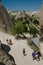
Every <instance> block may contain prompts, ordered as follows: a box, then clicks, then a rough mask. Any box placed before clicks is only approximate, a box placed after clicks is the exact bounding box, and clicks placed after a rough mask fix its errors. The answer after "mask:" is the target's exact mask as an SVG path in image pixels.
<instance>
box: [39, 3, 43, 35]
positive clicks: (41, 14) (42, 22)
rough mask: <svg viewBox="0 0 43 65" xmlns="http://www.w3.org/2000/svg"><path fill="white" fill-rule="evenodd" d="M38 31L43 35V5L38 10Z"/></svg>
mask: <svg viewBox="0 0 43 65" xmlns="http://www.w3.org/2000/svg"><path fill="white" fill-rule="evenodd" d="M40 29H41V34H43V3H42V6H41V10H40Z"/></svg>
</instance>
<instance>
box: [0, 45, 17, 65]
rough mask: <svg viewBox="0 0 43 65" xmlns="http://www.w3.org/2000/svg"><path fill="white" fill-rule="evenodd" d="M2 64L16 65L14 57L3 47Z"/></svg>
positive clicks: (0, 49)
mask: <svg viewBox="0 0 43 65" xmlns="http://www.w3.org/2000/svg"><path fill="white" fill-rule="evenodd" d="M0 63H1V64H2V63H3V65H16V64H15V61H14V59H13V58H12V56H11V55H10V54H8V53H6V52H5V51H4V50H3V48H2V46H1V47H0Z"/></svg>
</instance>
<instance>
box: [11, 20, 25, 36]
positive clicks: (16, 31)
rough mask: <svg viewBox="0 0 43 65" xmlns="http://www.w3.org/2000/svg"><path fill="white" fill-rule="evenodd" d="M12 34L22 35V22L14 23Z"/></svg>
mask: <svg viewBox="0 0 43 65" xmlns="http://www.w3.org/2000/svg"><path fill="white" fill-rule="evenodd" d="M12 30H13V34H18V36H19V34H22V33H23V32H24V25H23V23H22V21H19V20H18V21H16V23H15V25H13V28H12Z"/></svg>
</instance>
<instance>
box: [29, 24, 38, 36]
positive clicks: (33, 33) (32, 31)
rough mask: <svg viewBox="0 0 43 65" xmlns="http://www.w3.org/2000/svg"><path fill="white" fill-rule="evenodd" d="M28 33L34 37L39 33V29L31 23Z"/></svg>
mask: <svg viewBox="0 0 43 65" xmlns="http://www.w3.org/2000/svg"><path fill="white" fill-rule="evenodd" d="M29 33H30V34H32V35H33V37H35V35H36V34H37V33H39V29H38V28H37V27H36V26H35V25H34V24H32V23H30V24H29Z"/></svg>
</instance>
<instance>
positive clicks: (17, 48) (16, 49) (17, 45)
mask: <svg viewBox="0 0 43 65" xmlns="http://www.w3.org/2000/svg"><path fill="white" fill-rule="evenodd" d="M6 39H12V41H13V45H9V46H10V48H11V49H10V51H9V54H11V55H12V56H13V58H14V60H15V63H16V65H43V60H42V59H41V60H40V61H36V60H33V59H32V55H31V54H32V52H33V50H32V49H31V48H30V47H29V46H28V45H27V44H26V43H27V40H22V39H21V40H16V39H15V37H13V36H12V35H10V34H7V33H3V32H0V40H2V43H3V44H6V45H8V44H7V43H6ZM23 48H25V49H26V54H27V55H26V56H23Z"/></svg>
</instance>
